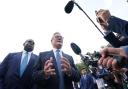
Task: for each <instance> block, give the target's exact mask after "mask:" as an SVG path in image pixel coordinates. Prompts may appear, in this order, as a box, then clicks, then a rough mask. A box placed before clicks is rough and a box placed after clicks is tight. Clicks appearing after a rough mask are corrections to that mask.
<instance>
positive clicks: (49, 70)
mask: <svg viewBox="0 0 128 89" xmlns="http://www.w3.org/2000/svg"><path fill="white" fill-rule="evenodd" d="M44 73H45V78H48V77H49V76H53V75H55V74H56V73H55V69H54V68H53V58H52V57H50V59H49V60H47V61H46V62H45V64H44Z"/></svg>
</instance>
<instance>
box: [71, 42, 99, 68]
mask: <svg viewBox="0 0 128 89" xmlns="http://www.w3.org/2000/svg"><path fill="white" fill-rule="evenodd" d="M71 48H72V50H73V51H74V53H75V54H77V55H79V56H80V57H81V60H82V61H83V62H84V63H85V64H87V65H92V66H94V67H97V61H98V60H93V59H91V58H90V57H89V56H88V55H83V54H81V49H80V47H79V46H78V45H76V44H75V43H71ZM99 55H100V54H97V55H96V56H99Z"/></svg>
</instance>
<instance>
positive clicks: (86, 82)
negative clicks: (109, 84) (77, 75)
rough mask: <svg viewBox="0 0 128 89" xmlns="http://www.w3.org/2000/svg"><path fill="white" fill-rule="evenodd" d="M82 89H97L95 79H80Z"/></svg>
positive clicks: (87, 76)
mask: <svg viewBox="0 0 128 89" xmlns="http://www.w3.org/2000/svg"><path fill="white" fill-rule="evenodd" d="M80 89H97V88H96V87H95V84H94V81H93V77H92V76H91V75H86V77H83V76H82V77H81V79H80Z"/></svg>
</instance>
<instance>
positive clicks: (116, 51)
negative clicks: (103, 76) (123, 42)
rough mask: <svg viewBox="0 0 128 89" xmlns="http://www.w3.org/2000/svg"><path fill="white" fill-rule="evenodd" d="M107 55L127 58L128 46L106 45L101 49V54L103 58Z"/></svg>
mask: <svg viewBox="0 0 128 89" xmlns="http://www.w3.org/2000/svg"><path fill="white" fill-rule="evenodd" d="M109 55H118V56H122V57H125V58H128V46H122V47H120V48H113V47H107V48H104V49H103V50H102V51H101V56H102V57H103V58H105V57H107V56H109Z"/></svg>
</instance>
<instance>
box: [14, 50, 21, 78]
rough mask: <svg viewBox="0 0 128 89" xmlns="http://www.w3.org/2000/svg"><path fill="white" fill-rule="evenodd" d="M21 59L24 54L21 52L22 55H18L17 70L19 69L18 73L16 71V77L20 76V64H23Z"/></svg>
mask: <svg viewBox="0 0 128 89" xmlns="http://www.w3.org/2000/svg"><path fill="white" fill-rule="evenodd" d="M21 57H22V52H20V53H18V54H17V55H16V57H15V58H16V60H15V61H16V66H15V67H16V68H17V71H16V75H17V76H20V62H21Z"/></svg>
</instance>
